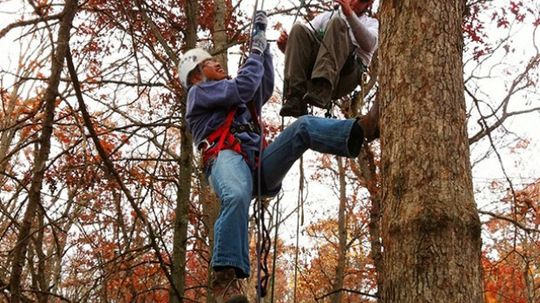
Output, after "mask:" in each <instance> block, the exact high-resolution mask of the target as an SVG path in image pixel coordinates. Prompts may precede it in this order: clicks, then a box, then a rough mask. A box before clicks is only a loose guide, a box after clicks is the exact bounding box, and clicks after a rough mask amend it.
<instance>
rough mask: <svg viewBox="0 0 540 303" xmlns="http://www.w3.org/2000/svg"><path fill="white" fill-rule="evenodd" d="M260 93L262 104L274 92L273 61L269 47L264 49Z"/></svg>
mask: <svg viewBox="0 0 540 303" xmlns="http://www.w3.org/2000/svg"><path fill="white" fill-rule="evenodd" d="M260 90H261V94H262V104H261V106H262V105H264V104H265V103H266V102H267V101H268V100H269V99H270V97H272V94H273V93H274V62H273V59H272V54H271V53H270V47H267V48H266V50H265V51H264V74H263V78H262V82H261V86H260Z"/></svg>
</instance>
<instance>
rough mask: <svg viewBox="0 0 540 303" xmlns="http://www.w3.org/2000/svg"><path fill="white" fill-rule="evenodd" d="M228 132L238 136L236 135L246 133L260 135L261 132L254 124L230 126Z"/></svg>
mask: <svg viewBox="0 0 540 303" xmlns="http://www.w3.org/2000/svg"><path fill="white" fill-rule="evenodd" d="M230 132H231V134H233V135H234V134H238V133H246V132H250V133H257V134H260V132H261V130H260V129H259V127H258V126H257V125H256V123H254V122H251V123H248V124H239V125H234V126H231V130H230Z"/></svg>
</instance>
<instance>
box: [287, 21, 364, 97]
mask: <svg viewBox="0 0 540 303" xmlns="http://www.w3.org/2000/svg"><path fill="white" fill-rule="evenodd" d="M364 71H365V68H364V67H363V65H362V64H361V63H357V61H356V60H355V56H354V45H353V44H352V42H351V37H350V36H349V29H348V26H347V23H346V22H345V20H343V19H342V18H332V19H331V20H330V21H329V22H328V26H327V28H326V33H325V34H324V37H323V38H322V41H320V40H319V39H317V37H316V36H315V34H314V33H313V32H312V31H311V30H310V29H308V28H307V27H306V25H302V24H295V25H294V26H293V27H292V29H291V32H290V33H289V39H288V41H287V48H286V50H285V75H284V76H285V81H284V89H283V93H284V96H285V99H288V97H290V96H291V95H296V96H299V97H302V96H303V95H304V94H305V92H306V88H307V81H309V80H311V79H314V78H320V77H322V78H326V79H327V80H329V81H330V83H331V84H332V98H333V99H338V98H340V97H343V96H344V95H346V94H349V93H350V92H352V91H353V90H354V89H355V88H356V86H357V85H358V84H359V83H360V79H361V76H362V73H363V72H364Z"/></svg>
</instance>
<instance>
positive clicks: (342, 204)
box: [332, 157, 347, 303]
mask: <svg viewBox="0 0 540 303" xmlns="http://www.w3.org/2000/svg"><path fill="white" fill-rule="evenodd" d="M336 158H337V164H338V174H339V210H338V239H339V243H338V262H337V266H336V278H335V281H334V291H336V294H335V295H333V296H332V302H333V303H340V302H341V301H342V300H343V291H342V289H343V284H344V281H345V268H346V266H347V220H346V214H345V212H346V203H347V182H346V181H345V168H344V167H343V158H341V157H336Z"/></svg>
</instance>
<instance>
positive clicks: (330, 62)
mask: <svg viewBox="0 0 540 303" xmlns="http://www.w3.org/2000/svg"><path fill="white" fill-rule="evenodd" d="M353 49H354V47H353V44H352V41H351V37H350V36H349V28H348V26H347V23H346V22H345V20H343V19H342V18H337V17H336V18H332V19H331V20H330V21H329V22H328V26H327V28H326V32H325V34H324V37H323V40H322V42H321V46H320V47H319V52H318V53H317V59H316V60H315V63H314V65H313V71H312V73H311V81H310V82H309V83H308V87H307V93H306V95H305V97H304V100H305V101H306V102H307V103H310V104H312V105H315V106H318V107H322V108H325V107H326V106H327V105H328V103H329V102H330V101H331V97H332V91H333V90H335V89H336V87H337V86H338V82H339V79H340V73H341V70H342V68H343V67H344V65H345V63H346V62H347V60H348V58H349V57H350V55H351V53H352V52H353Z"/></svg>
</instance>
